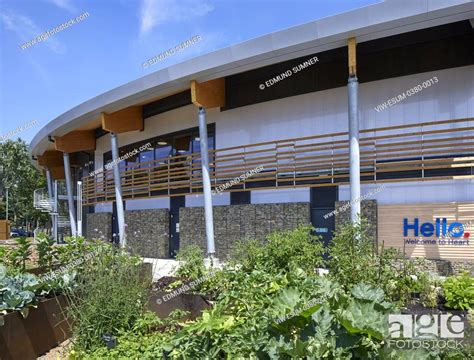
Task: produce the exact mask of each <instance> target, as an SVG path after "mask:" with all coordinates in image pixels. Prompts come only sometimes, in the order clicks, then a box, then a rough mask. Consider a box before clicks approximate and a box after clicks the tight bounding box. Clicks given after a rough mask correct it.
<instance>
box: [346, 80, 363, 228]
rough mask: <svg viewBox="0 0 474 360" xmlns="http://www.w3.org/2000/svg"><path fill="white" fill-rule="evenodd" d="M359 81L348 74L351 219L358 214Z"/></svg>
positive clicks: (353, 221)
mask: <svg viewBox="0 0 474 360" xmlns="http://www.w3.org/2000/svg"><path fill="white" fill-rule="evenodd" d="M358 88H359V83H358V81H357V77H356V76H355V75H353V76H349V81H348V84H347V92H348V97H349V144H350V187H351V203H350V204H351V206H350V209H351V221H352V223H355V222H356V221H358V219H359V216H360V150H359V105H358Z"/></svg>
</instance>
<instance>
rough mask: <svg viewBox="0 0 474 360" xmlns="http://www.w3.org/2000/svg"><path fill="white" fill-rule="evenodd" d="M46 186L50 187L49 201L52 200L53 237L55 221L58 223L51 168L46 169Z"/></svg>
mask: <svg viewBox="0 0 474 360" xmlns="http://www.w3.org/2000/svg"><path fill="white" fill-rule="evenodd" d="M46 185H47V186H48V196H49V199H50V200H51V213H50V215H51V228H52V229H51V230H52V231H51V232H52V233H53V236H54V234H55V230H54V229H55V227H56V224H55V221H56V215H55V211H54V209H55V205H54V201H55V196H54V192H53V191H54V190H53V178H52V176H51V170H49V168H46ZM54 240H55V241H57V239H56V237H55V238H54Z"/></svg>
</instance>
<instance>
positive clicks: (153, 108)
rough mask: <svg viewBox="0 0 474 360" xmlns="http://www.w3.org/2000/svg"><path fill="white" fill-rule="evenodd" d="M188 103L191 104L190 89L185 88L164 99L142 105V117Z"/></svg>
mask: <svg viewBox="0 0 474 360" xmlns="http://www.w3.org/2000/svg"><path fill="white" fill-rule="evenodd" d="M190 104H192V102H191V90H186V91H183V92H180V93H178V94H174V95H171V96H168V97H165V98H164V99H160V100H157V101H155V102H152V103H150V104H147V105H143V118H144V119H146V118H148V117H151V116H154V115H157V114H161V113H164V112H166V111H170V110H173V109H177V108H179V107H182V106H186V105H190Z"/></svg>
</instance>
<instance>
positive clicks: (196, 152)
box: [30, 0, 474, 264]
mask: <svg viewBox="0 0 474 360" xmlns="http://www.w3.org/2000/svg"><path fill="white" fill-rule="evenodd" d="M473 19H474V3H473V2H471V1H468V0H424V1H385V2H382V3H379V4H376V5H372V6H368V7H364V8H361V9H357V10H354V11H350V12H347V13H343V14H339V15H336V16H331V17H328V18H323V19H320V20H316V21H313V22H311V23H308V24H304V25H300V26H296V27H292V28H289V29H286V30H282V31H278V32H276V33H272V34H269V35H265V36H262V37H260V38H257V39H254V40H250V41H246V42H244V43H241V44H237V45H233V46H230V47H228V48H225V49H222V50H219V51H215V52H212V53H209V54H207V55H203V56H199V57H196V58H193V59H191V60H188V61H185V62H183V63H180V64H177V65H173V66H170V67H168V68H165V69H161V70H158V71H156V72H154V73H151V74H149V75H146V76H144V77H142V78H139V79H137V80H135V81H132V82H130V83H127V84H125V85H123V86H120V87H118V88H115V89H113V90H111V91H108V92H106V93H104V94H101V95H99V96H96V97H94V98H92V99H91V100H89V101H87V102H85V103H83V104H80V105H78V106H77V107H75V108H73V109H71V110H70V111H68V112H66V113H64V114H62V115H60V116H59V117H57V118H56V119H54V120H52V121H51V122H50V123H49V124H47V125H46V126H45V127H44V128H42V129H41V130H40V131H39V133H38V134H37V135H36V136H35V138H34V139H33V140H32V142H31V146H30V149H31V150H30V151H31V155H32V158H33V161H34V163H35V165H36V166H38V167H39V168H41V169H44V170H45V171H46V172H47V174H49V175H51V176H50V177H51V178H52V179H58V180H61V179H65V178H66V179H69V178H70V179H69V181H66V183H68V184H69V192H70V195H72V190H73V189H74V188H75V187H76V186H75V184H76V181H82V196H78V198H82V204H81V203H80V202H79V207H80V210H81V211H79V213H81V212H82V217H83V219H82V224H80V225H79V226H80V227H81V228H82V231H83V233H84V234H87V236H88V237H92V238H93V237H98V234H101V236H103V237H106V238H108V239H112V238H116V237H120V241H122V242H123V241H125V240H124V239H123V237H125V236H126V241H127V243H128V244H130V245H132V246H135V247H136V248H138V249H139V250H140V251H141V252H142V253H143V254H144V255H145V256H147V257H155V258H168V257H173V256H174V255H175V253H176V251H177V250H178V249H179V247H180V246H181V247H182V246H183V245H185V244H190V243H196V244H199V245H201V246H202V247H203V248H204V249H205V248H206V238H207V241H208V244H207V249H209V237H210V235H212V234H210V232H211V233H212V231H213V232H214V235H213V236H214V238H215V241H214V242H215V253H216V254H217V256H218V257H224V256H226V255H227V254H228V252H229V250H230V249H231V247H232V246H233V244H234V243H235V241H236V240H237V239H240V238H243V237H261V236H264V235H265V234H268V233H269V232H271V231H274V230H279V229H289V228H293V227H295V226H296V225H297V224H299V223H310V224H312V225H313V226H314V227H315V228H316V231H317V233H318V234H319V235H321V237H322V239H323V240H324V241H329V240H330V238H331V234H332V231H333V230H334V229H335V228H336V227H337V226H338V224H340V223H342V222H343V221H345V220H347V219H349V218H350V216H353V215H354V214H357V213H358V208H359V206H360V207H361V212H362V214H363V215H364V216H365V217H367V218H368V219H369V222H370V223H371V225H373V230H372V234H373V236H374V239H376V241H377V242H378V244H379V246H381V245H382V244H384V246H394V247H397V248H399V249H401V250H403V251H405V253H406V254H407V256H425V257H428V258H431V259H441V260H450V261H452V262H455V263H461V264H462V263H464V264H465V263H467V262H472V261H473V260H474V244H473V242H474V231H473V230H474V226H473V222H472V221H473V220H474V46H473V45H474V30H473V26H474V20H473ZM194 46H199V44H196V45H194ZM200 109H201V110H200ZM200 125H201V129H199V126H200ZM206 127H207V131H206ZM206 138H207V139H206ZM349 139H350V141H349ZM206 140H207V148H208V152H203V154H207V153H208V158H209V159H208V160H209V166H208V170H209V182H210V187H209V186H207V185H208V182H207V176H206V174H207V170H206V167H205V166H203V162H202V161H201V150H200V147H201V146H202V145H203V143H204V146H205V141H206ZM204 158H205V156H204ZM110 162H112V163H111V164H110V165H109V166H107V167H105V165H107V164H108V163H110ZM204 163H205V161H204ZM114 165H116V166H114ZM204 165H205V164H204ZM203 169H204V174H205V176H204V177H203ZM114 171H115V174H114ZM359 172H360V176H359ZM359 181H360V184H359ZM211 190H212V194H211V192H210V191H211ZM203 193H205V195H207V196H204V195H203ZM206 197H207V199H208V201H207V205H208V206H204V205H205V203H206V201H205V199H206ZM359 197H360V198H359ZM70 199H71V200H73V198H72V197H70ZM117 199H118V200H119V201H117ZM120 199H121V200H120ZM211 200H212V206H211ZM351 200H352V203H347V202H348V201H351ZM70 205H71V206H70V209H73V206H77V204H74V201H72V202H70ZM351 212H352V215H349V214H350V213H351ZM205 216H207V217H208V222H207V224H209V220H211V219H213V221H214V223H213V226H211V228H209V226H208V228H207V230H206V226H205V224H206V222H205V221H204V219H205ZM209 216H210V217H209ZM74 219H75V211H71V220H72V223H73V225H72V230H73V231H74V227H75V226H76V223H75V220H74ZM211 225H212V223H211ZM206 231H207V237H206ZM469 231H471V233H473V235H470V233H469ZM117 241H118V238H117ZM210 252H214V251H210ZM471 264H472V263H471Z"/></svg>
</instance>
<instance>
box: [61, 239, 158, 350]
mask: <svg viewBox="0 0 474 360" xmlns="http://www.w3.org/2000/svg"><path fill="white" fill-rule="evenodd" d="M94 246H95V249H94V255H95V256H94V257H92V258H91V259H89V260H88V261H85V262H84V263H82V264H81V271H80V274H79V275H80V276H79V277H78V284H77V287H76V288H75V289H74V290H72V291H68V292H67V295H68V304H69V306H68V307H67V310H66V311H67V314H68V316H69V318H70V319H71V322H72V331H73V336H74V339H75V343H74V349H75V350H76V351H85V350H93V349H96V348H99V347H100V346H102V345H103V340H102V337H103V335H105V334H110V335H112V336H117V335H118V334H119V332H120V331H122V330H123V331H126V330H131V329H132V327H133V325H134V323H135V321H136V320H137V319H138V318H139V317H140V316H141V315H142V313H143V311H144V307H145V304H146V302H147V300H148V298H147V289H148V287H149V285H150V284H149V283H147V281H146V280H145V279H143V278H142V277H141V269H140V267H139V266H137V265H138V264H137V259H136V258H135V257H132V256H130V255H129V254H128V253H126V252H125V251H123V250H122V249H118V248H116V247H114V246H112V245H111V244H108V243H104V242H96V243H95V245H94Z"/></svg>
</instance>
